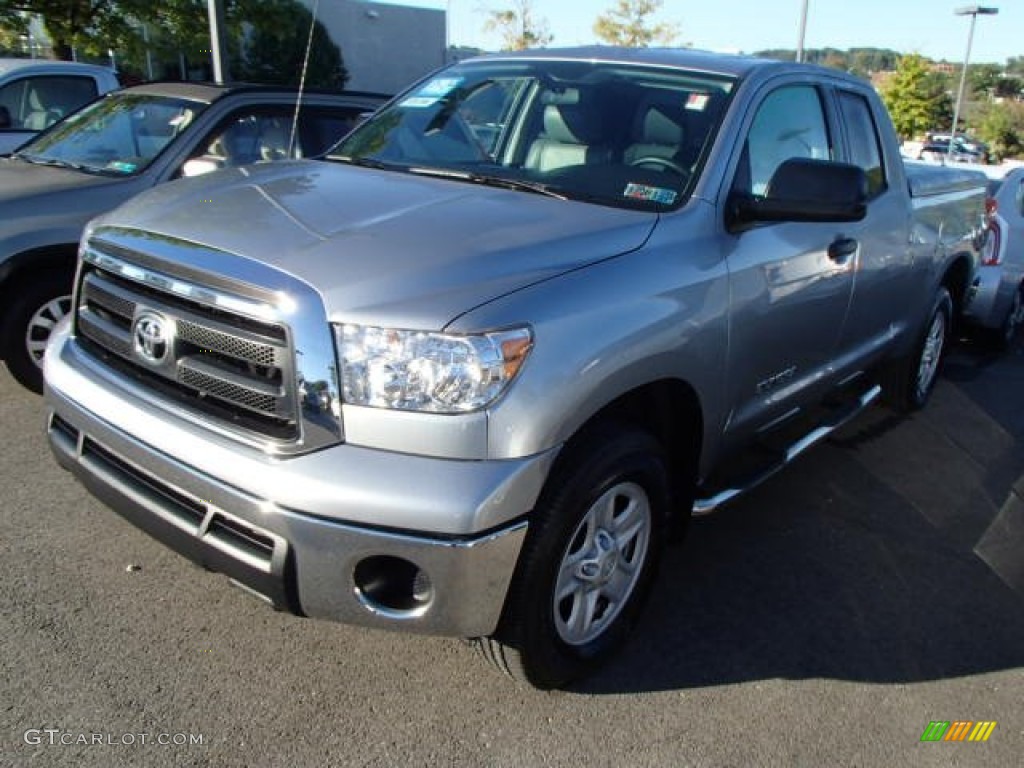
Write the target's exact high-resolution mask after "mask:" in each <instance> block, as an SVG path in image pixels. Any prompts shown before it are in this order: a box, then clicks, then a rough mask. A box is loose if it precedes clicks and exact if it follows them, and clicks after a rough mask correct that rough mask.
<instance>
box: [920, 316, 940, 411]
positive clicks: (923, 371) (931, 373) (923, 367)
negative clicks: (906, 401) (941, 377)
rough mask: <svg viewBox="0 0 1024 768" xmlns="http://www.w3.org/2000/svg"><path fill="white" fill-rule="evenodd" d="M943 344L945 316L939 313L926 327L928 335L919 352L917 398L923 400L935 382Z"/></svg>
mask: <svg viewBox="0 0 1024 768" xmlns="http://www.w3.org/2000/svg"><path fill="white" fill-rule="evenodd" d="M945 343H946V314H945V313H944V312H942V311H939V312H936V313H935V317H933V318H932V324H931V325H930V326H929V327H928V335H927V336H925V339H924V348H923V349H922V350H921V361H920V363H919V364H918V367H917V395H918V398H923V397H924V396H925V395H926V394H927V393H928V390H930V389H931V387H932V384H933V383H934V382H935V376H936V374H937V373H938V372H939V360H940V359H941V358H942V348H943V346H944V345H945Z"/></svg>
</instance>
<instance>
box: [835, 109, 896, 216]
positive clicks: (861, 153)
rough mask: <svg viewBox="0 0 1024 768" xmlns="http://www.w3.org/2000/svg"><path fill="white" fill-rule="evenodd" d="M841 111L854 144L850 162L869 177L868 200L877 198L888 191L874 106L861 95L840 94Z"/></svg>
mask: <svg viewBox="0 0 1024 768" xmlns="http://www.w3.org/2000/svg"><path fill="white" fill-rule="evenodd" d="M839 109H840V112H841V113H842V116H843V123H844V124H845V125H846V137H847V141H849V143H850V162H851V163H853V164H854V165H858V166H860V167H861V168H863V169H864V173H865V174H866V175H867V177H868V197H869V198H871V197H875V196H877V195H879V194H881V193H882V192H884V191H885V188H886V183H885V170H884V167H883V165H882V151H881V148H880V147H881V144H880V142H879V140H878V128H877V126H876V125H875V120H874V116H873V115H872V114H871V106H870V105H869V104H868V102H867V99H865V98H864V97H863V96H860V95H859V94H856V93H850V92H849V91H840V92H839Z"/></svg>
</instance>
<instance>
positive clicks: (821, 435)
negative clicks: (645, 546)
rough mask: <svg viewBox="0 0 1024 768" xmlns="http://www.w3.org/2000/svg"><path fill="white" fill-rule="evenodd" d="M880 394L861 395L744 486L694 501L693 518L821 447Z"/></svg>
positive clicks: (874, 390)
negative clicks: (815, 447)
mask: <svg viewBox="0 0 1024 768" xmlns="http://www.w3.org/2000/svg"><path fill="white" fill-rule="evenodd" d="M881 393H882V388H881V387H879V386H874V387H872V388H871V389H869V390H867V391H866V392H865V393H864V394H862V395H861V396H860V397H858V398H857V400H856V401H855V402H854V403H853V405H852V407H851V408H849V409H844V410H843V411H842V412H841V413H839V414H837V415H836V418H835V420H833V421H830V422H829V423H827V424H822V425H821V426H819V427H816V428H815V429H813V430H811V431H810V432H808V433H807V434H806V435H804V436H803V437H801V438H800V439H799V440H797V441H796V442H795V443H793V444H792V445H790V446H789V447H788V448H786V449H785V450H784V451H782V455H781V456H780V460H779V461H778V462H777V463H775V464H772V465H771V466H769V467H767V468H766V469H764V470H762V471H761V472H759V473H757V474H755V475H754V476H752V477H750V478H748V479H747V480H746V481H745V482H743V483H737V484H736V485H734V486H733V487H731V488H726V489H724V490H722V491H719V492H718V493H716V494H715V495H713V496H708V497H707V498H702V499H697V500H696V501H695V502H694V503H693V513H692V514H693V516H694V517H701V516H703V515H708V514H711V513H712V512H714V511H715V510H716V509H718V507H720V506H722V505H723V504H725V503H726V502H728V501H731V500H732V499H734V498H736V497H737V496H739V495H740V494H741V493H744V492H746V491H749V490H750V489H751V488H756V487H757V486H759V485H760V484H761V483H763V482H764V481H765V480H767V479H768V478H769V477H771V476H772V475H774V474H775V473H776V472H778V471H779V470H780V469H782V468H783V467H785V466H787V465H788V464H791V463H792V462H793V461H795V460H796V458H797V457H798V456H799V455H800V454H802V453H803V452H804V451H806V450H807V449H808V448H810V447H811V446H813V445H816V444H817V443H820V442H821V441H822V440H824V439H825V438H826V437H828V436H829V435H831V434H832V433H833V432H835V431H836V430H837V429H839V428H840V427H842V426H843V425H844V424H846V423H847V422H848V421H850V420H851V419H852V418H854V417H855V416H856V415H857V414H859V413H860V412H861V411H863V410H864V409H865V408H867V407H868V406H869V405H871V403H873V402H874V401H875V400H877V399H878V396H879V395H880V394H881Z"/></svg>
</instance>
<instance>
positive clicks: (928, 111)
mask: <svg viewBox="0 0 1024 768" xmlns="http://www.w3.org/2000/svg"><path fill="white" fill-rule="evenodd" d="M882 99H883V100H884V101H885V105H886V107H887V108H888V109H889V114H890V115H891V116H892V122H893V125H895V126H896V132H897V133H898V134H899V135H900V137H901V138H903V139H912V138H914V137H916V136H920V135H921V134H923V133H925V132H926V131H929V130H933V129H936V128H944V127H946V126H948V125H949V124H950V123H951V122H952V116H953V104H952V99H951V98H950V96H949V94H948V93H947V92H946V85H945V82H944V79H943V78H942V77H940V76H937V75H936V74H935V73H933V72H931V71H930V70H929V68H928V62H927V61H926V60H925V59H924V57H922V56H919V55H917V54H911V55H909V56H904V57H902V58H901V59H900V61H899V64H898V65H897V67H896V72H895V73H894V74H893V76H892V77H891V78H890V79H889V81H888V82H887V83H886V84H885V85H884V86H883V88H882Z"/></svg>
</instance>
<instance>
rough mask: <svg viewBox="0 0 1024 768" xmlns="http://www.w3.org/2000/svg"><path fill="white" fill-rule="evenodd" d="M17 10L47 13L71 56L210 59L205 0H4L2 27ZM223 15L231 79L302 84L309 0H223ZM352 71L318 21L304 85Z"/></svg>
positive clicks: (134, 62) (124, 60)
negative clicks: (148, 54) (110, 54)
mask: <svg viewBox="0 0 1024 768" xmlns="http://www.w3.org/2000/svg"><path fill="white" fill-rule="evenodd" d="M20 11H25V12H30V13H36V14H39V15H40V16H42V18H43V20H44V24H45V26H46V31H47V34H48V35H49V36H50V39H51V41H52V43H53V47H54V53H55V55H57V56H58V57H62V58H71V50H72V47H74V49H75V51H76V52H77V54H78V55H79V56H80V57H83V58H89V57H93V58H103V59H105V58H106V55H107V50H108V49H112V50H114V51H115V53H116V56H117V60H118V63H119V68H120V69H121V70H123V71H127V72H129V73H130V74H135V75H138V76H141V75H143V74H145V73H146V69H147V67H146V50H147V48H148V50H149V51H150V52H151V54H152V56H153V59H154V60H155V61H156V62H174V64H175V66H174V67H173V69H171V72H173V73H174V74H175V75H176V74H177V71H178V70H177V62H178V60H179V58H181V57H183V58H184V61H185V62H186V63H187V66H188V67H189V68H190V70H194V69H196V68H197V65H198V68H199V69H206V68H207V67H208V66H209V62H210V56H211V54H210V26H209V6H208V3H207V0H160V2H158V3H153V2H148V0H0V22H2V23H4V26H5V27H6V25H7V22H8V20H9V19H16V18H18V17H17V16H16V15H15V14H16V12H20ZM224 16H225V24H226V27H227V33H226V36H225V37H226V45H227V51H226V53H227V56H228V60H229V61H230V64H231V66H230V70H231V75H232V78H233V79H235V80H251V81H254V82H262V83H268V84H275V85H295V84H298V81H299V78H300V76H301V74H302V65H303V59H304V57H305V52H306V44H307V41H308V40H309V27H310V22H311V20H312V14H311V13H310V12H309V10H308V9H307V8H306V7H305V6H304V5H302V4H301V3H299V2H297V0H224ZM146 36H148V37H149V41H148V43H147V41H146V40H145V37H146ZM0 42H2V40H0ZM166 74H168V72H163V71H161V70H160V68H159V67H158V69H157V71H156V72H155V76H156V77H161V76H165V75H166ZM347 79H348V72H347V71H346V69H345V65H344V63H343V61H342V56H341V51H340V50H339V49H338V47H337V46H336V45H335V44H334V43H333V42H331V40H330V36H329V35H328V34H327V31H326V29H325V28H324V26H323V25H322V24H320V23H319V22H317V24H316V25H315V27H314V29H313V47H312V49H311V51H310V59H309V71H308V73H307V80H306V82H307V85H309V86H311V87H319V88H330V89H340V88H342V87H344V83H345V81H346V80H347Z"/></svg>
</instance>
